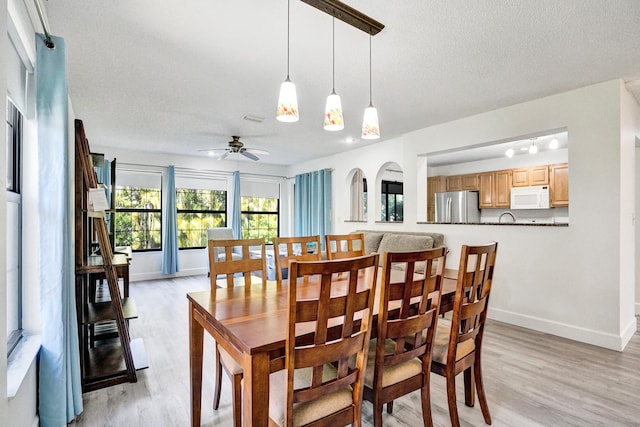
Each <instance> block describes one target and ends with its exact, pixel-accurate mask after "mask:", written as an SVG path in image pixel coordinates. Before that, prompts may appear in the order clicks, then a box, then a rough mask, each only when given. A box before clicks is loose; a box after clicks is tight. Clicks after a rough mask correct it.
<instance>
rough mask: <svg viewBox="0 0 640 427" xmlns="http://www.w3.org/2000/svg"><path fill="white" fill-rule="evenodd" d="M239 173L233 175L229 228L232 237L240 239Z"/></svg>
mask: <svg viewBox="0 0 640 427" xmlns="http://www.w3.org/2000/svg"><path fill="white" fill-rule="evenodd" d="M240 197H241V196H240V171H235V172H234V173H233V207H232V210H231V228H232V229H233V237H235V238H236V239H242V216H241V215H240Z"/></svg>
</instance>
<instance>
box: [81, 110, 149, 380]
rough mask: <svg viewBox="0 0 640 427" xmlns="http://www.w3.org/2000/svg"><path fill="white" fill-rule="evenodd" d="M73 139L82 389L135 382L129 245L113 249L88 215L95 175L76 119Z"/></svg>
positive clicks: (142, 359) (137, 353) (96, 218)
mask: <svg viewBox="0 0 640 427" xmlns="http://www.w3.org/2000/svg"><path fill="white" fill-rule="evenodd" d="M75 145H76V155H75V172H76V173H75V232H76V310H77V313H78V335H79V342H80V364H81V369H82V389H83V391H85V392H86V391H91V390H96V389H99V388H103V387H108V386H111V385H115V384H120V383H123V382H136V381H137V375H136V370H139V369H144V368H146V367H148V363H147V358H146V353H145V349H144V343H143V342H142V339H141V338H137V339H131V337H130V335H129V320H131V319H135V318H137V317H138V314H137V310H136V305H135V301H134V300H133V299H132V298H131V297H129V262H130V251H129V256H127V251H126V250H125V251H124V253H116V254H114V253H113V249H112V246H111V242H110V239H109V233H108V231H107V222H106V220H105V218H104V216H100V215H89V209H88V202H87V199H88V192H89V189H93V188H98V180H97V177H96V174H95V171H94V169H93V166H92V162H91V154H90V152H89V143H88V141H87V138H86V136H85V133H84V126H83V124H82V121H81V120H76V121H75ZM112 223H113V221H112ZM95 249H98V251H96V250H95ZM103 280H104V281H106V283H107V286H106V287H105V286H101V283H102V282H103ZM121 281H122V292H121V291H120V282H121Z"/></svg>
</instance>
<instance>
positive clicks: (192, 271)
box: [129, 267, 207, 282]
mask: <svg viewBox="0 0 640 427" xmlns="http://www.w3.org/2000/svg"><path fill="white" fill-rule="evenodd" d="M203 274H207V267H198V268H189V269H186V270H183V269H180V271H178V272H177V273H174V274H162V273H161V272H159V271H158V272H148V273H139V274H130V276H129V281H130V282H142V281H145V280H157V279H170V278H172V277H185V276H198V275H203Z"/></svg>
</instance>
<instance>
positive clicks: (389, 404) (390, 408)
mask: <svg viewBox="0 0 640 427" xmlns="http://www.w3.org/2000/svg"><path fill="white" fill-rule="evenodd" d="M392 413H393V400H392V401H391V402H387V414H392Z"/></svg>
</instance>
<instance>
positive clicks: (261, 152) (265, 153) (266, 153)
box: [246, 148, 269, 156]
mask: <svg viewBox="0 0 640 427" xmlns="http://www.w3.org/2000/svg"><path fill="white" fill-rule="evenodd" d="M246 151H248V152H250V153H253V154H262V155H264V156H268V155H269V152H268V151H267V150H260V149H259V148H247V149H246Z"/></svg>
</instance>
